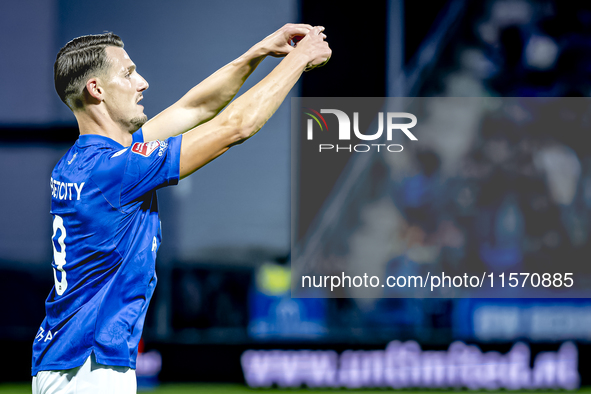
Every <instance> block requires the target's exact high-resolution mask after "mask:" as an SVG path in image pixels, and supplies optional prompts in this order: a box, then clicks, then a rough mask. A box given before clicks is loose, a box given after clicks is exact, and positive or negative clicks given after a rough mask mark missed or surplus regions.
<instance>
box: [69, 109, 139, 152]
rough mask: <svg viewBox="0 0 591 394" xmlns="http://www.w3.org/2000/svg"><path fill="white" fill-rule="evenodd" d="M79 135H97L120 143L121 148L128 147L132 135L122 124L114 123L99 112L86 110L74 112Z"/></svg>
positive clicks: (103, 113) (107, 116) (104, 113)
mask: <svg viewBox="0 0 591 394" xmlns="http://www.w3.org/2000/svg"><path fill="white" fill-rule="evenodd" d="M74 115H75V116H76V120H77V121H78V128H79V130H80V135H84V134H97V135H102V136H104V137H108V138H111V139H112V140H114V141H116V142H118V143H120V144H121V145H123V146H130V145H131V143H132V138H133V137H132V133H131V132H130V130H128V129H126V128H125V127H124V126H123V125H122V124H120V123H118V122H116V121H114V120H113V119H111V117H110V116H109V115H108V114H107V113H106V112H103V111H100V110H87V111H80V112H75V113H74Z"/></svg>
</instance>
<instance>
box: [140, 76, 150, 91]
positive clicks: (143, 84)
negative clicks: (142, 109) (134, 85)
mask: <svg viewBox="0 0 591 394" xmlns="http://www.w3.org/2000/svg"><path fill="white" fill-rule="evenodd" d="M149 87H150V84H149V83H148V81H146V80H145V79H144V77H142V76H141V75H140V83H139V84H138V91H140V92H142V91H144V90H146V89H148V88H149Z"/></svg>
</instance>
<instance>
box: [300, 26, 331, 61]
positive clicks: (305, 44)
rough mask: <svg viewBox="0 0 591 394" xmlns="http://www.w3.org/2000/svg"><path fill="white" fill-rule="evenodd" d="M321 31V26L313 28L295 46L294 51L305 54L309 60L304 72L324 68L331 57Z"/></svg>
mask: <svg viewBox="0 0 591 394" xmlns="http://www.w3.org/2000/svg"><path fill="white" fill-rule="evenodd" d="M323 31H324V27H323V26H315V27H313V28H312V29H311V30H310V32H309V33H308V34H306V37H304V38H303V39H302V40H300V41H299V43H298V44H297V48H296V49H297V50H298V51H301V52H302V53H305V54H306V56H308V59H309V60H308V64H307V65H306V68H305V71H310V70H312V69H313V68H316V67H322V66H324V65H325V64H326V63H327V62H328V60H329V59H330V57H331V55H332V50H331V49H330V47H329V46H328V43H327V42H326V41H325V39H326V34H324V33H323Z"/></svg>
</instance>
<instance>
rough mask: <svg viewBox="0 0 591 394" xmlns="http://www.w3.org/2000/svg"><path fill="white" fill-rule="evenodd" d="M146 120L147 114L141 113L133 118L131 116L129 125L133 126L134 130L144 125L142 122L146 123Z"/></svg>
mask: <svg viewBox="0 0 591 394" xmlns="http://www.w3.org/2000/svg"><path fill="white" fill-rule="evenodd" d="M147 121H148V115H146V114H142V115H140V116H136V117H135V118H132V119H131V120H130V121H129V123H131V125H132V126H133V128H134V132H135V131H137V130H139V128H140V127H142V126H143V125H144V123H146V122H147Z"/></svg>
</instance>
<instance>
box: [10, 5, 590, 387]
mask: <svg viewBox="0 0 591 394" xmlns="http://www.w3.org/2000/svg"><path fill="white" fill-rule="evenodd" d="M515 4H517V5H515ZM3 7H4V9H3V10H2V12H1V13H0V49H1V52H2V57H1V60H0V73H1V75H2V88H1V89H0V180H1V181H2V185H3V187H2V191H1V192H0V206H1V207H2V208H1V210H2V211H1V215H0V216H1V219H0V220H1V222H0V224H1V226H0V297H1V299H3V300H5V303H4V307H3V311H2V317H0V345H1V348H2V349H3V353H4V354H5V359H8V358H7V356H6V355H8V356H9V359H10V363H9V364H8V365H7V366H5V368H3V369H2V371H1V372H0V374H1V375H0V381H26V380H28V379H29V371H30V369H29V368H30V357H31V351H30V349H31V343H32V340H33V337H34V336H35V333H36V331H37V328H38V325H39V324H40V322H41V321H42V319H43V316H44V305H43V302H44V300H45V298H46V296H47V294H48V293H49V291H50V289H51V287H52V285H53V279H52V278H53V274H52V272H51V271H52V270H51V265H50V261H51V243H50V236H51V216H50V215H49V213H48V212H49V202H50V199H49V196H50V192H49V190H50V189H49V188H48V187H47V186H48V179H49V174H50V172H51V169H52V167H53V165H54V164H55V162H57V160H58V159H59V157H60V156H61V155H62V154H63V153H64V152H65V151H66V150H67V149H68V147H69V146H70V145H71V144H72V143H73V142H74V141H75V140H76V138H77V130H76V125H75V122H74V118H73V116H72V115H71V114H70V113H69V110H68V109H67V108H66V107H65V106H64V105H63V104H62V103H61V102H60V101H59V99H58V98H57V95H56V94H55V92H54V91H53V86H52V65H53V61H54V59H55V54H56V53H57V51H58V50H59V48H60V47H61V46H63V45H64V44H65V43H66V42H67V41H69V40H70V39H72V38H74V37H76V36H78V35H83V34H91V33H100V32H103V31H113V32H115V33H116V34H118V35H120V36H121V37H122V39H123V40H124V42H125V45H126V46H125V48H126V50H127V51H128V53H129V54H130V56H131V58H132V59H133V60H134V62H135V63H136V64H137V65H138V71H139V72H140V73H141V74H142V75H143V76H144V77H145V78H146V79H147V80H148V81H149V82H150V89H149V90H148V91H147V92H146V94H145V100H144V102H145V103H146V104H145V105H146V113H147V114H148V115H149V116H154V115H155V114H157V113H158V112H159V111H160V110H161V109H163V108H165V107H166V106H168V105H170V104H172V103H173V102H174V100H175V99H177V98H178V97H180V96H181V95H182V94H183V93H184V92H186V91H187V90H188V89H189V88H190V87H192V86H193V85H194V84H196V83H198V82H199V81H200V80H202V79H204V78H205V77H207V76H208V75H210V74H211V73H213V72H214V71H215V70H216V69H218V68H220V67H222V66H223V65H224V64H226V63H228V62H230V61H231V60H233V59H234V58H236V57H238V56H240V55H241V54H242V53H243V52H244V51H246V50H247V49H248V48H249V47H250V46H251V45H253V44H254V43H256V42H257V41H258V40H260V39H262V38H263V37H265V36H266V35H268V34H270V33H271V32H273V31H274V30H276V29H277V28H279V27H280V26H282V25H283V24H284V23H287V22H305V23H309V24H313V25H314V24H322V25H323V26H325V27H326V31H325V32H326V34H327V35H328V41H329V43H330V45H331V48H332V49H333V57H332V58H331V60H330V62H329V63H328V64H327V65H326V66H325V67H324V68H321V69H318V70H314V71H312V72H309V73H305V74H304V75H303V77H302V79H301V82H300V83H299V84H298V85H297V86H296V88H294V90H293V92H292V96H293V97H297V96H305V97H310V96H315V97H331V96H340V97H376V96H377V97H380V96H446V95H449V96H462V95H467V96H469V95H476V96H478V95H487V96H488V95H491V96H495V95H498V96H515V97H520V96H543V97H545V96H547V97H561V96H581V97H587V96H588V95H589V87H590V84H589V71H591V68H590V67H589V65H590V64H591V63H589V61H588V60H587V59H588V56H587V54H588V53H589V52H588V49H589V43H590V42H591V10H590V8H589V7H585V6H581V5H579V3H578V2H568V3H566V4H565V3H560V2H557V1H530V2H526V1H522V2H502V1H492V0H490V1H483V2H461V1H460V2H448V1H429V2H413V1H396V0H390V1H371V2H369V1H367V2H361V3H348V4H345V3H342V2H329V1H310V0H300V1H296V0H292V1H284V2H276V1H250V2H240V1H224V2H215V3H214V2H191V1H179V2H168V3H166V4H164V3H161V2H157V1H146V2H142V3H137V2H132V1H103V2H100V3H96V2H75V1H66V0H50V1H42V0H30V1H24V2H19V3H18V4H17V3H13V4H10V5H4V6H3ZM90 15H92V17H90ZM534 36H536V37H538V36H542V37H544V39H545V40H546V41H543V42H545V43H548V42H550V44H549V45H545V46H544V45H542V46H538V47H536V46H535V45H538V44H536V42H537V43H539V42H540V41H539V40H538V41H535V40H534V41H532V37H534ZM532 42H533V43H532ZM530 43H532V45H533V47H530V48H533V49H532V51H534V53H537V54H540V53H542V56H541V59H542V60H540V57H539V56H538V57H535V56H533V55H528V51H527V50H526V49H527V47H528V44H530ZM544 54H546V55H544ZM532 56H533V57H532ZM548 59H550V60H548ZM278 61H279V60H277V59H268V60H266V61H265V62H264V63H263V64H262V65H261V66H260V67H259V69H258V70H257V71H256V72H255V73H254V74H253V75H252V77H251V79H250V80H249V81H248V82H247V83H246V84H245V86H244V89H248V87H249V86H252V85H253V84H254V83H255V82H256V81H257V80H259V79H260V78H262V77H264V75H266V73H268V72H269V71H270V70H271V69H272V67H273V66H274V65H276V64H277V63H278ZM544 61H545V62H544ZM474 86H477V88H474ZM289 119H290V113H289V99H288V100H286V102H285V103H284V104H283V105H282V107H281V108H280V110H279V111H278V112H277V113H276V115H275V116H274V117H273V118H272V119H271V120H270V121H269V123H268V124H267V125H266V126H265V127H264V128H263V130H261V132H260V133H259V134H258V135H257V136H256V137H255V138H253V139H252V140H251V141H249V142H248V143H246V144H243V145H241V146H239V147H237V148H234V149H232V151H231V152H229V153H228V154H227V155H224V156H223V157H221V158H219V159H218V160H216V161H215V162H213V163H211V164H209V165H208V166H207V167H206V168H204V169H202V170H200V171H199V172H198V173H196V174H195V175H193V176H192V177H190V178H187V179H186V180H184V181H183V182H181V184H180V185H179V186H177V187H175V188H171V189H170V190H163V191H162V192H161V193H160V195H159V197H160V204H161V212H162V215H161V216H162V221H163V232H164V242H163V245H162V248H161V250H160V254H159V260H158V263H157V270H158V275H159V285H158V288H157V290H156V293H155V296H154V299H153V300H152V304H151V306H150V310H149V313H148V318H147V322H146V328H145V331H144V341H145V344H146V349H148V350H149V349H157V350H159V351H160V352H161V354H162V357H163V363H164V364H163V370H162V373H161V375H160V378H161V380H163V381H174V380H178V381H185V380H195V381H242V379H243V378H242V373H241V369H240V364H239V356H240V354H241V353H242V352H243V351H244V350H246V349H253V348H254V349H269V348H286V349H291V348H308V349H310V348H314V349H327V348H330V349H334V350H338V351H341V350H344V349H349V348H355V349H383V348H384V346H385V344H387V343H388V342H389V341H391V340H393V339H400V340H405V339H414V340H417V341H418V342H419V343H421V345H422V346H423V347H424V348H426V349H429V348H431V349H444V348H447V346H448V345H449V344H450V343H451V342H452V341H453V340H457V339H460V340H464V341H469V342H471V343H477V344H480V346H481V347H482V349H483V350H498V351H500V352H503V353H504V352H506V351H507V350H508V349H509V348H510V346H511V344H512V343H514V342H515V341H517V340H524V341H526V342H528V343H529V344H530V345H531V348H532V351H533V353H534V354H536V353H537V352H539V351H542V350H556V348H557V347H558V345H559V344H560V343H561V342H562V341H564V340H574V341H576V343H577V344H578V347H579V351H580V370H581V371H585V369H586V368H587V367H588V365H589V361H588V360H589V357H590V353H589V345H588V343H589V339H590V338H591V335H590V334H589V333H588V332H587V331H586V330H584V329H581V327H583V326H584V324H586V322H588V321H589V316H591V312H590V306H591V303H589V302H587V300H562V301H560V302H557V301H553V300H509V301H503V302H501V301H499V302H498V304H495V301H494V300H488V301H486V302H487V303H486V304H482V303H481V301H479V300H415V299H402V300H388V301H379V300H377V301H376V300H374V301H373V302H369V303H368V302H360V301H358V300H352V299H348V298H343V299H331V300H324V301H318V302H317V303H314V302H313V301H301V300H293V299H291V298H290V297H289V289H288V286H287V287H286V286H285V283H287V282H285V281H284V280H282V279H281V277H282V276H281V275H289V252H290V242H292V243H295V244H304V245H305V244H306V242H307V239H308V238H307V237H309V236H310V234H313V233H314V231H315V229H316V226H317V224H315V223H317V221H318V218H319V217H321V216H322V214H323V212H325V210H326V208H327V207H328V206H329V205H330V203H331V198H330V195H331V193H335V188H334V185H333V184H321V185H317V187H315V188H314V192H313V193H309V192H307V191H306V190H300V189H298V188H297V183H298V181H297V180H301V179H302V178H306V177H307V176H308V175H309V174H310V173H311V172H313V171H315V170H316V168H318V163H314V162H311V161H308V160H306V156H305V152H303V151H298V150H296V160H295V163H294V167H293V168H290V144H291V142H290V123H289ZM577 130H579V129H577ZM584 132H585V130H584V129H583V128H580V130H579V133H580V134H577V135H576V136H574V137H573V136H572V135H569V134H565V133H561V134H560V135H558V136H551V137H553V138H554V139H555V140H558V141H559V142H560V143H561V144H562V145H564V146H567V147H569V149H570V150H572V151H574V154H575V156H576V158H577V160H578V161H579V163H581V165H580V166H581V169H582V171H581V175H580V177H579V178H578V179H577V182H578V184H577V185H578V187H577V190H578V192H577V193H578V194H577V197H576V199H577V200H576V201H579V202H580V204H582V206H583V208H581V209H582V212H584V215H583V217H584V218H585V219H584V220H585V223H587V220H588V219H587V216H588V215H587V214H588V206H587V205H585V204H586V201H587V200H586V198H588V195H587V194H585V193H586V192H585V190H587V189H585V187H586V185H587V183H585V182H586V179H587V175H588V168H589V157H590V156H589V152H588V151H587V150H586V149H585V147H584V146H582V145H583V144H581V141H582V139H581V135H583V134H581V133H584ZM476 133H477V135H478V139H477V143H475V144H474V147H473V149H471V151H470V157H471V158H473V159H474V161H475V162H478V163H482V162H486V151H487V149H488V148H485V145H486V143H487V141H490V140H493V145H494V144H497V145H499V144H501V145H502V144H509V145H511V146H516V145H518V142H520V139H519V138H521V137H519V138H518V137H515V136H514V135H506V134H502V135H497V134H495V133H487V132H486V128H484V131H482V130H481V129H479V130H477V131H476ZM533 136H534V137H536V134H535V133H534V134H533ZM569 138H570V139H569ZM497 145H494V146H497ZM493 150H494V148H493ZM483 152H484V153H483ZM427 160H428V159H427ZM347 162H348V157H347V156H346V155H344V156H343V157H342V158H341V159H339V160H335V161H333V162H332V163H331V166H330V167H328V168H324V170H325V171H327V172H329V173H331V174H333V175H334V174H341V173H343V174H344V175H343V176H344V177H346V176H347V170H346V166H347ZM485 164H486V163H485ZM419 167H420V166H418V167H417V168H419ZM427 167H428V165H427ZM423 168H424V167H423ZM344 169H345V170H344ZM335 177H336V175H335ZM464 178H465V179H468V178H469V177H467V176H465V177H464ZM492 179H493V181H494V179H496V178H492ZM292 180H295V182H296V188H295V189H293V190H292V191H291V192H293V193H292V194H290V193H291V192H290V181H292ZM472 180H474V182H481V185H492V186H493V187H494V185H495V184H494V183H491V182H493V181H491V182H488V181H489V180H490V179H488V178H486V179H472V178H470V179H469V181H472ZM487 182H488V183H487ZM399 186H400V187H403V185H402V184H400V185H399ZM536 187H539V188H540V192H539V193H540V194H541V195H542V197H544V196H545V197H546V199H547V200H548V199H549V197H548V195H549V194H551V191H550V186H549V185H547V184H545V183H544V182H543V181H542V182H541V183H536V184H535V185H534V186H532V188H536ZM478 190H480V189H478ZM532 190H533V189H532ZM536 190H537V189H536ZM291 199H295V201H291ZM478 201H481V203H482V204H484V205H486V204H488V202H487V201H484V202H483V201H482V200H478ZM291 203H294V206H295V207H296V209H295V212H294V213H292V214H291V216H290V204H291ZM361 204H363V201H361ZM525 205H526V206H530V205H531V204H529V203H526V204H525ZM550 205H551V206H553V205H552V203H550ZM555 205H556V206H558V205H559V204H555ZM301 206H306V211H307V212H309V211H311V212H316V213H315V214H311V215H307V216H305V217H304V216H302V217H300V216H298V212H299V209H298V207H301ZM398 207H399V208H400V210H401V212H403V215H404V217H405V220H407V221H408V222H409V223H412V222H413V220H415V219H416V217H415V216H413V215H414V214H416V212H417V210H414V211H413V210H412V209H411V210H410V211H409V210H408V209H407V210H405V207H404V206H398ZM406 208H408V207H406ZM411 208H417V207H411ZM418 208H419V209H418V211H419V212H420V210H421V209H432V207H427V208H425V207H421V206H419V207H418ZM557 209H558V211H559V210H560V209H559V208H557ZM558 211H557V212H558ZM577 212H578V211H577ZM557 215H558V217H560V213H558V214H557ZM419 216H420V215H419ZM466 217H470V215H469V214H467V215H466ZM417 223H418V224H417ZM551 223H553V224H550V225H549V227H548V228H547V233H551V234H550V236H549V238H548V239H550V238H552V234H554V233H556V234H558V237H559V239H562V240H563V242H562V243H560V242H559V246H557V247H556V248H554V252H555V255H553V256H559V257H560V256H564V255H565V254H569V253H570V255H573V254H574V255H576V256H584V255H585V253H586V252H587V250H588V240H587V238H586V237H584V239H583V240H582V241H581V243H580V244H577V248H573V245H572V239H571V238H569V237H570V236H569V234H570V233H569V229H571V227H569V223H570V222H568V221H561V220H560V218H558V219H556V220H555V221H554V222H551ZM415 224H417V226H419V227H420V226H421V225H423V224H424V223H422V222H421V221H420V220H418V222H415ZM585 226H586V224H585ZM458 227H460V230H461V231H467V232H468V231H469V230H468V227H462V226H461V225H459V226H458ZM534 227H535V226H534ZM585 228H587V227H585ZM338 235H339V233H338V232H337V233H336V235H333V236H335V237H338ZM528 235H529V236H530V238H535V237H538V238H539V239H540V240H541V241H540V242H543V240H544V239H545V238H544V237H545V236H546V235H547V234H546V233H544V234H537V235H536V234H528ZM554 238H555V237H554ZM554 238H552V239H554ZM477 242H478V241H477V240H474V241H473V243H468V244H467V245H466V250H468V251H470V250H471V249H470V248H475V247H477V246H475V245H477ZM524 242H525V241H524ZM520 245H521V244H520ZM265 275H267V276H269V277H272V278H274V279H264V278H265ZM261 277H263V279H260V278H261ZM277 278H279V279H277ZM281 301H284V304H286V303H290V305H291V306H294V305H295V307H297V308H299V310H300V311H307V314H304V313H302V314H301V315H300V317H299V320H297V321H295V322H293V321H291V322H290V321H288V323H290V324H288V325H287V326H289V327H291V328H290V329H288V328H286V326H285V323H286V322H285V321H284V320H281V319H284V318H285V316H284V315H281V311H279V310H278V309H277V308H278V305H280V304H281ZM281 305H283V304H281ZM483 305H485V306H486V305H489V306H494V307H497V308H500V309H497V310H500V311H501V312H502V311H503V310H504V309H503V308H504V307H506V308H517V309H518V310H522V311H525V310H528V311H531V310H536V308H538V309H537V310H540V311H542V310H543V311H546V312H547V313H546V314H545V315H544V316H546V317H545V319H546V321H547V323H548V324H547V327H549V328H548V329H547V330H546V331H545V332H544V333H543V334H542V335H540V334H539V333H538V335H537V336H536V335H534V334H532V333H533V332H534V331H533V328H532V326H531V324H532V323H531V321H528V320H527V319H526V318H525V317H522V319H521V320H520V325H519V327H517V328H516V329H515V331H513V332H510V333H509V334H506V333H505V334H503V335H501V334H499V332H500V331H495V330H494V327H497V326H499V325H500V326H502V325H503V316H504V315H503V314H502V313H501V314H500V315H498V316H497V317H496V319H497V320H495V324H496V325H493V326H491V327H493V328H492V329H489V331H486V332H484V331H478V327H481V326H478V325H477V324H476V317H475V316H476V313H475V311H476V310H477V309H478V308H479V307H481V306H483ZM274 308H275V309H274ZM544 308H546V309H544ZM548 308H549V309H548ZM552 308H554V309H552ZM512 310H513V309H512ZM563 310H569V311H571V312H569V313H570V314H568V313H567V314H566V315H564V314H563V315H559V314H558V312H559V311H563ZM553 313H555V316H559V319H560V320H561V322H562V325H561V322H554V321H553V320H552V316H553ZM282 316H283V317H282ZM523 316H525V315H523ZM493 318H494V317H493ZM493 318H491V319H493ZM261 322H263V323H268V324H270V325H271V326H272V327H273V328H272V329H269V330H267V331H265V330H262V329H260V327H263V326H262V325H260V323H261ZM565 322H566V323H565ZM297 323H311V324H312V325H313V326H314V327H316V329H315V331H314V330H312V331H313V334H312V335H310V333H309V332H307V333H306V332H305V331H304V330H303V329H302V330H300V329H299V328H298V327H299V326H298V324H297ZM569 324H570V325H569ZM582 376H583V379H584V380H583V384H589V383H590V382H589V381H588V380H586V379H587V378H586V374H584V373H582Z"/></svg>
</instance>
